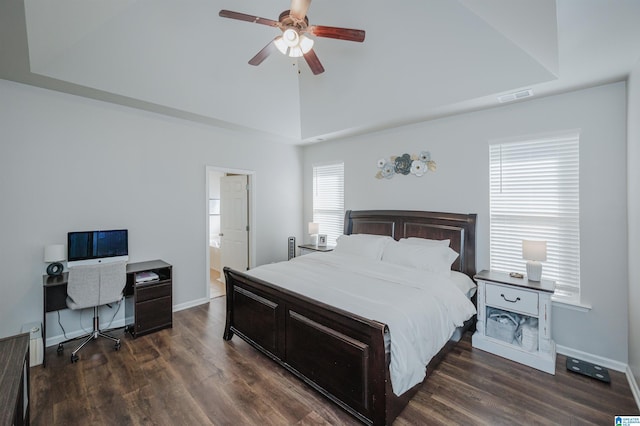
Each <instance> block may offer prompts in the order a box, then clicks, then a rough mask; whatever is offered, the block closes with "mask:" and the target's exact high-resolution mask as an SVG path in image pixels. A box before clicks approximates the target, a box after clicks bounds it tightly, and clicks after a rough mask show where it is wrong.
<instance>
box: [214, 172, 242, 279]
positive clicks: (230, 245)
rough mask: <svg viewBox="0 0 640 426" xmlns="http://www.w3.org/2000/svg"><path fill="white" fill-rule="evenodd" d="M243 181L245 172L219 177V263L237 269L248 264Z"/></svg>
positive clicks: (239, 269)
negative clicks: (238, 174)
mask: <svg viewBox="0 0 640 426" xmlns="http://www.w3.org/2000/svg"><path fill="white" fill-rule="evenodd" d="M247 185H248V182H247V176H246V175H240V176H222V177H221V178H220V259H221V262H220V263H221V264H222V267H225V266H229V267H230V268H232V269H235V270H237V271H246V270H247V268H248V267H249V220H248V218H249V211H248V208H249V205H248V204H249V203H248V201H247V200H248V187H247ZM221 278H222V279H223V280H224V277H221Z"/></svg>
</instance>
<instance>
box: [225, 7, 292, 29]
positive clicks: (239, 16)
mask: <svg viewBox="0 0 640 426" xmlns="http://www.w3.org/2000/svg"><path fill="white" fill-rule="evenodd" d="M218 15H220V16H221V17H222V18H230V19H237V20H239V21H247V22H253V23H256V24H262V25H268V26H270V27H277V26H278V24H279V22H278V21H274V20H273V19H266V18H261V17H259V16H253V15H247V14H246V13H240V12H233V11H231V10H224V9H223V10H221V11H220V13H218Z"/></svg>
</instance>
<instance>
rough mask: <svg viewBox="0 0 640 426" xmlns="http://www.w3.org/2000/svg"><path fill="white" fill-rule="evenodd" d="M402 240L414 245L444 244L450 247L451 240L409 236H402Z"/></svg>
mask: <svg viewBox="0 0 640 426" xmlns="http://www.w3.org/2000/svg"><path fill="white" fill-rule="evenodd" d="M400 242H401V243H404V244H413V245H424V246H433V245H442V246H447V247H449V244H450V243H451V240H430V239H428V238H418V237H409V238H400Z"/></svg>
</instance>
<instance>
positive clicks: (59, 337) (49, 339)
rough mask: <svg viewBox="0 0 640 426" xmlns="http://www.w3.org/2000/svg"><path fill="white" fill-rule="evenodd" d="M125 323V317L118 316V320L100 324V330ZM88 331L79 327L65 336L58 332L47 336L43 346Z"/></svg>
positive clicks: (79, 335)
mask: <svg viewBox="0 0 640 426" xmlns="http://www.w3.org/2000/svg"><path fill="white" fill-rule="evenodd" d="M125 325H126V323H125V319H124V318H120V319H119V320H113V322H112V323H111V324H109V323H108V322H107V323H102V324H100V330H110V329H114V328H121V327H124V326H125ZM92 328H93V326H92ZM90 332H91V330H89V331H85V330H82V329H80V330H74V331H70V332H69V333H67V337H64V334H58V335H57V336H51V337H47V341H46V342H45V347H47V348H48V347H49V346H54V345H57V344H58V343H62V342H64V341H66V340H72V339H75V338H78V337H81V336H84V335H86V334H88V333H90ZM107 333H108V331H107Z"/></svg>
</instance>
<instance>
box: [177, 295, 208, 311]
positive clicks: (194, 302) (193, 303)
mask: <svg viewBox="0 0 640 426" xmlns="http://www.w3.org/2000/svg"><path fill="white" fill-rule="evenodd" d="M209 301H210V299H209V298H208V297H203V298H202V299H196V300H190V301H188V302H185V303H181V304H179V305H173V312H178V311H183V310H185V309H189V308H193V307H195V306H200V305H204V304H205V303H209Z"/></svg>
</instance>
